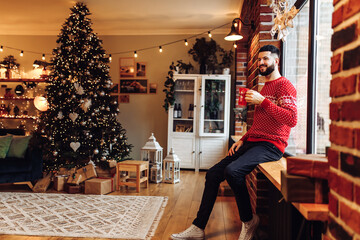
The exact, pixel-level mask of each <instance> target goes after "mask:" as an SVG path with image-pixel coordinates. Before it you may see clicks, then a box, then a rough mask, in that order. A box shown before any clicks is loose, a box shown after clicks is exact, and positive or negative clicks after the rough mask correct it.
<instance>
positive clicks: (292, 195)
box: [281, 170, 329, 203]
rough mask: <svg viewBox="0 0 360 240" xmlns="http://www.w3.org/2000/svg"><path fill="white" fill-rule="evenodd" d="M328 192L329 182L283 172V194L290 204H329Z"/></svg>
mask: <svg viewBox="0 0 360 240" xmlns="http://www.w3.org/2000/svg"><path fill="white" fill-rule="evenodd" d="M328 192H329V188H328V185H327V180H323V179H315V178H309V177H303V176H297V175H291V174H289V173H287V172H286V170H282V171H281V193H282V195H283V196H284V198H285V200H286V201H288V202H301V203H327V202H328V198H327V197H328Z"/></svg>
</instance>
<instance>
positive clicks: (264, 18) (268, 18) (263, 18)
mask: <svg viewBox="0 0 360 240" xmlns="http://www.w3.org/2000/svg"><path fill="white" fill-rule="evenodd" d="M271 21H272V15H260V22H271Z"/></svg>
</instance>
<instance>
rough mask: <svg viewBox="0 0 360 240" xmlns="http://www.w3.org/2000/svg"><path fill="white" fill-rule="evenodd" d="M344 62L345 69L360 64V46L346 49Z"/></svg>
mask: <svg viewBox="0 0 360 240" xmlns="http://www.w3.org/2000/svg"><path fill="white" fill-rule="evenodd" d="M342 64H343V69H344V70H349V69H351V68H356V67H358V66H360V46H358V47H356V48H353V49H351V50H348V51H345V52H344V57H343V63H342Z"/></svg>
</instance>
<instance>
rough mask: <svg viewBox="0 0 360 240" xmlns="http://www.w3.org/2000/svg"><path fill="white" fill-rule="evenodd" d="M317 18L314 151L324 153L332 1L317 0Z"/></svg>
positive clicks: (327, 144)
mask: <svg viewBox="0 0 360 240" xmlns="http://www.w3.org/2000/svg"><path fill="white" fill-rule="evenodd" d="M318 9H319V10H320V11H319V14H318V16H319V19H318V26H319V28H318V35H317V36H316V39H317V59H316V62H317V77H316V81H317V90H316V94H317V95H316V98H317V103H316V112H317V114H316V115H317V120H316V123H317V128H316V153H319V154H320V153H321V154H322V153H325V147H326V146H330V142H329V125H330V119H329V104H330V101H331V98H330V97H329V88H330V80H331V71H330V66H331V55H332V53H331V48H330V44H331V35H332V33H333V30H332V27H331V17H332V12H333V10H334V8H333V1H331V0H320V1H319V7H318Z"/></svg>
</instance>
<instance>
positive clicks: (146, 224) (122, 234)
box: [0, 192, 167, 239]
mask: <svg viewBox="0 0 360 240" xmlns="http://www.w3.org/2000/svg"><path fill="white" fill-rule="evenodd" d="M166 203H167V198H166V197H157V196H119V195H81V194H56V193H55V194H51V193H11V192H2V193H0V234H16V235H40V236H62V237H97V238H120V239H150V238H151V236H153V235H154V233H155V230H156V228H157V224H158V222H159V221H160V218H161V215H162V213H163V210H164V208H165V206H166Z"/></svg>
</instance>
